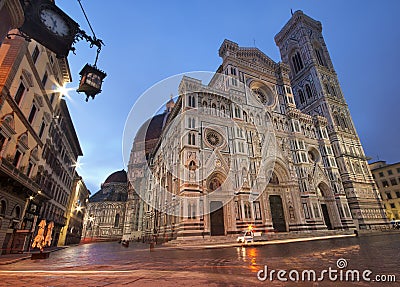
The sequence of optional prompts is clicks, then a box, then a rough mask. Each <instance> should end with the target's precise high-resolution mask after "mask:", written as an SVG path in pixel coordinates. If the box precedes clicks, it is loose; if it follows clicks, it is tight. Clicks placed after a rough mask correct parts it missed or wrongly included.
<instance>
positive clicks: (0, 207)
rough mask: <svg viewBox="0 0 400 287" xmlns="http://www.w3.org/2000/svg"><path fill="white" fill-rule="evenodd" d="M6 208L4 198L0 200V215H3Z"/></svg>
mask: <svg viewBox="0 0 400 287" xmlns="http://www.w3.org/2000/svg"><path fill="white" fill-rule="evenodd" d="M6 210H7V203H6V201H5V200H2V201H1V202H0V215H5V214H6Z"/></svg>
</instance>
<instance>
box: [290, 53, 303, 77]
mask: <svg viewBox="0 0 400 287" xmlns="http://www.w3.org/2000/svg"><path fill="white" fill-rule="evenodd" d="M292 63H293V67H294V71H295V73H296V74H297V73H298V72H299V71H301V70H302V69H303V68H304V66H303V61H302V60H301V57H300V53H299V52H296V54H294V55H293V57H292Z"/></svg>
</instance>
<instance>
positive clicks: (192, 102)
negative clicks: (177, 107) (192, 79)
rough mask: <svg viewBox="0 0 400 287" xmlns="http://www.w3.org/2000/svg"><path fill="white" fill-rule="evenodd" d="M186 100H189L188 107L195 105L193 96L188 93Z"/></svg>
mask: <svg viewBox="0 0 400 287" xmlns="http://www.w3.org/2000/svg"><path fill="white" fill-rule="evenodd" d="M188 101H189V103H188V106H189V107H193V108H194V107H195V106H196V104H195V100H194V96H193V95H189V96H188Z"/></svg>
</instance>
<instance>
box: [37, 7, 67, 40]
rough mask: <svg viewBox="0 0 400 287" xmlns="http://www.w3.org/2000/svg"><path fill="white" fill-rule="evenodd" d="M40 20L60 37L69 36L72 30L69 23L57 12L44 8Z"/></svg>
mask: <svg viewBox="0 0 400 287" xmlns="http://www.w3.org/2000/svg"><path fill="white" fill-rule="evenodd" d="M40 20H41V21H42V23H43V24H44V25H45V26H46V27H47V28H48V29H49V30H50V31H51V32H52V33H54V34H56V35H57V36H60V37H65V36H68V35H69V33H70V29H69V27H68V24H67V22H66V21H65V20H64V19H63V17H61V15H60V14H58V13H57V12H56V11H54V10H52V9H49V8H44V9H43V10H41V11H40Z"/></svg>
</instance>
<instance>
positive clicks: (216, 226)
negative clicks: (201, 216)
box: [210, 201, 225, 236]
mask: <svg viewBox="0 0 400 287" xmlns="http://www.w3.org/2000/svg"><path fill="white" fill-rule="evenodd" d="M210 210H211V213H210V223H211V224H210V225H211V230H210V231H211V235H212V236H217V235H225V226H224V208H223V206H222V201H211V202H210Z"/></svg>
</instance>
